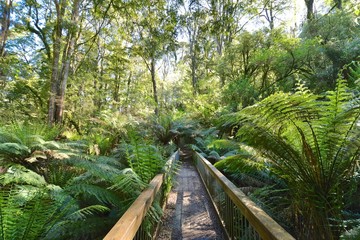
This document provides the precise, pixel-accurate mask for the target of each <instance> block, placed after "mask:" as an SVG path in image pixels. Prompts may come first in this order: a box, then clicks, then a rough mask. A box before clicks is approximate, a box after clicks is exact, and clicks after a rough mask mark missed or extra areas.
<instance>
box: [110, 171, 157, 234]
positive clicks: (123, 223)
mask: <svg viewBox="0 0 360 240" xmlns="http://www.w3.org/2000/svg"><path fill="white" fill-rule="evenodd" d="M162 182H163V174H158V175H156V176H155V177H154V178H153V179H152V180H151V182H150V187H149V188H147V189H146V190H144V191H143V192H142V193H141V194H140V196H139V197H138V198H137V199H136V200H135V202H134V203H133V204H132V205H131V206H130V208H129V209H128V210H127V211H126V212H125V213H124V215H123V216H122V217H121V218H120V219H119V221H118V222H117V223H116V224H115V225H114V227H113V228H112V229H111V230H110V232H108V234H107V235H106V236H105V238H104V240H115V239H116V240H132V239H133V238H134V236H135V235H136V232H137V231H138V229H139V227H140V225H141V223H142V221H143V219H144V217H145V216H146V212H147V211H148V209H149V207H150V206H151V204H152V202H153V200H154V198H155V195H156V193H157V192H158V191H159V189H160V187H161V185H162Z"/></svg>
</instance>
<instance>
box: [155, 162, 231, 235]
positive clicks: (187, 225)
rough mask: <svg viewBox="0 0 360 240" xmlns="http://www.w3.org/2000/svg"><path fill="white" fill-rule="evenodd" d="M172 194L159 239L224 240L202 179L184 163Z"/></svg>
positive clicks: (189, 165) (190, 165)
mask: <svg viewBox="0 0 360 240" xmlns="http://www.w3.org/2000/svg"><path fill="white" fill-rule="evenodd" d="M176 182H177V183H176V184H175V186H174V188H173V190H172V191H171V192H170V195H169V198H168V202H167V207H166V209H165V213H164V217H163V220H162V221H163V226H162V227H161V229H160V234H159V237H158V238H157V239H158V240H170V239H172V240H182V239H184V240H222V239H225V238H224V237H223V232H222V228H221V227H220V223H219V220H218V218H217V216H216V213H215V210H214V209H213V206H212V204H211V201H210V199H209V196H208V194H207V192H206V190H205V187H204V185H203V183H202V182H201V179H200V176H199V174H198V172H197V171H196V169H195V167H194V166H193V165H192V164H191V163H190V162H187V161H185V162H182V165H181V168H180V171H179V173H178V175H177V179H176Z"/></svg>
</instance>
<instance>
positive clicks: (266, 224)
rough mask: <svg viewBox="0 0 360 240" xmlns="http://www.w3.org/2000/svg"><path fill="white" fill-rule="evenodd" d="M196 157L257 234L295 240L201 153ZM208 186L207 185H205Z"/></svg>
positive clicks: (266, 238)
mask: <svg viewBox="0 0 360 240" xmlns="http://www.w3.org/2000/svg"><path fill="white" fill-rule="evenodd" d="M195 157H196V159H197V160H200V161H201V163H202V165H203V166H205V167H206V168H207V169H208V170H209V172H210V174H211V175H212V177H213V178H214V179H215V180H216V181H217V182H218V183H219V184H220V185H221V187H222V189H223V190H224V192H225V193H226V194H227V195H228V196H229V198H230V199H231V200H232V201H233V203H234V204H235V205H236V207H238V208H239V209H240V211H241V213H242V215H243V216H245V218H246V219H247V220H248V221H249V223H250V224H251V225H252V226H253V227H254V229H255V230H256V232H257V233H258V234H259V235H260V237H261V238H262V239H264V240H295V238H294V237H292V236H291V235H290V234H289V233H288V232H287V231H285V230H284V229H283V228H282V227H281V226H280V225H279V224H278V223H277V222H275V221H274V220H273V219H272V218H271V217H270V216H269V215H268V214H267V213H265V212H264V211H263V210H262V209H261V208H259V207H258V206H257V205H256V204H255V203H254V202H253V201H251V199H250V198H249V197H247V196H246V195H245V194H244V193H243V192H242V191H241V190H240V189H239V188H237V187H236V186H235V185H234V184H233V183H232V182H231V181H230V180H229V179H227V178H226V177H225V176H224V175H223V174H222V173H221V172H220V171H219V170H218V169H216V168H215V167H214V166H213V165H212V164H211V163H210V162H209V161H208V160H206V159H205V158H204V157H203V156H201V155H200V154H199V153H196V152H195ZM205 185H206V184H205Z"/></svg>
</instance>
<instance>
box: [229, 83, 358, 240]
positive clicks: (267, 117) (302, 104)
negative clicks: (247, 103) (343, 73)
mask: <svg viewBox="0 0 360 240" xmlns="http://www.w3.org/2000/svg"><path fill="white" fill-rule="evenodd" d="M357 99H358V98H357V97H356V96H352V95H351V94H350V92H349V91H348V89H347V87H346V83H345V81H344V80H341V79H340V80H338V82H337V86H336V89H335V91H332V92H328V93H327V94H326V96H325V98H324V97H322V96H318V95H314V94H311V93H310V92H309V91H308V90H307V89H306V88H304V87H303V86H299V87H298V90H297V91H296V92H295V93H293V94H289V93H277V94H274V95H272V96H270V97H268V98H266V99H264V100H263V101H261V102H259V103H258V104H256V105H254V106H252V107H248V108H246V109H244V110H242V111H240V112H239V113H237V114H236V115H234V116H232V118H231V119H230V121H226V123H225V124H237V125H239V126H240V129H239V132H238V134H237V137H238V138H239V139H241V140H242V141H245V142H246V143H247V144H249V145H250V146H252V147H254V148H255V149H257V150H258V151H259V152H260V153H261V154H262V155H263V156H264V157H266V158H267V159H270V160H271V161H272V166H273V172H274V173H276V174H278V176H280V177H281V178H282V179H284V180H285V181H286V183H287V184H288V187H289V189H290V192H291V196H292V197H294V199H296V200H295V202H296V204H297V205H296V207H295V208H294V209H295V213H294V214H295V215H298V216H301V218H298V219H297V221H298V222H296V224H298V225H297V230H298V233H299V237H300V238H307V237H308V236H309V235H310V236H312V237H316V238H318V239H323V238H326V239H336V238H337V237H338V236H339V234H340V229H341V209H342V208H343V191H344V188H343V187H344V186H345V185H344V184H346V182H347V179H350V178H351V177H352V176H353V175H352V174H353V169H354V164H355V160H356V159H358V156H359V147H360V142H359V140H358V139H359V133H360V132H359V128H358V126H357V122H358V120H359V116H360V108H359V103H358V100H357ZM341 186H342V187H341ZM300 199H301V200H300Z"/></svg>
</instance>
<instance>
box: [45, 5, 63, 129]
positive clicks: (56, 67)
mask: <svg viewBox="0 0 360 240" xmlns="http://www.w3.org/2000/svg"><path fill="white" fill-rule="evenodd" d="M54 3H55V7H56V23H55V27H54V37H53V40H54V43H53V59H52V67H51V80H50V82H51V85H50V98H49V109H48V123H49V125H53V124H54V123H55V122H56V118H55V116H56V105H57V100H58V98H57V96H58V89H59V87H60V52H61V37H62V17H63V11H64V10H63V9H64V7H65V6H62V2H59V1H57V0H54Z"/></svg>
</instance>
